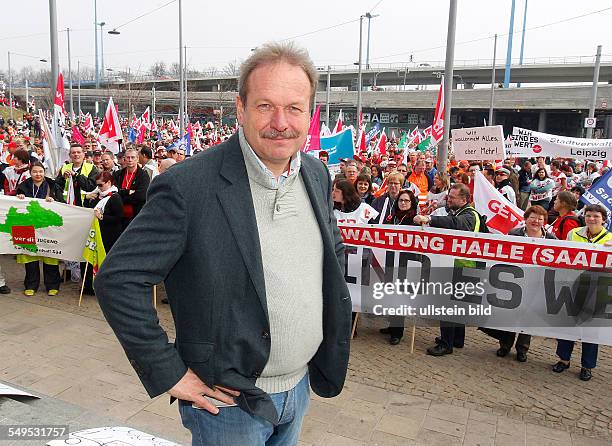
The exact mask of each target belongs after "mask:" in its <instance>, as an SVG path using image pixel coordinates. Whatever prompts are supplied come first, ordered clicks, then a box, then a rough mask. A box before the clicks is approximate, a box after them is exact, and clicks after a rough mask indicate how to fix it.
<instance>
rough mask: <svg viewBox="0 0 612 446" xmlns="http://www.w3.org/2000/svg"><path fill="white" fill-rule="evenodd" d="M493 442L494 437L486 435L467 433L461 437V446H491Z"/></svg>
mask: <svg viewBox="0 0 612 446" xmlns="http://www.w3.org/2000/svg"><path fill="white" fill-rule="evenodd" d="M494 444H495V437H488V436H486V435H480V434H472V433H469V432H468V433H467V434H465V437H463V446H493V445H494Z"/></svg>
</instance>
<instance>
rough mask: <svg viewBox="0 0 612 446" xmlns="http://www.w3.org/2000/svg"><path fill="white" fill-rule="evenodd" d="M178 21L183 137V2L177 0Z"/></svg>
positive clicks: (181, 129) (181, 126)
mask: <svg viewBox="0 0 612 446" xmlns="http://www.w3.org/2000/svg"><path fill="white" fill-rule="evenodd" d="M178 4H179V7H178V22H179V90H180V93H179V96H180V97H179V115H180V116H179V134H180V135H181V138H182V137H183V131H184V130H185V125H184V124H185V122H184V120H183V112H184V110H183V102H184V100H185V96H184V95H185V90H184V86H183V2H182V0H178Z"/></svg>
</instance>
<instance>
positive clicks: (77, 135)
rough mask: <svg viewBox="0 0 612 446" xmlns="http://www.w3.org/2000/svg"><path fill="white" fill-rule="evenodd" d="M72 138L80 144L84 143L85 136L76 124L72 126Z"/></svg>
mask: <svg viewBox="0 0 612 446" xmlns="http://www.w3.org/2000/svg"><path fill="white" fill-rule="evenodd" d="M72 139H73V140H74V141H75V142H77V143H79V144H81V145H83V144H85V137H83V135H81V132H79V128H78V127H77V126H76V125H75V126H72Z"/></svg>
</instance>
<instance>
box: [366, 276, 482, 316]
mask: <svg viewBox="0 0 612 446" xmlns="http://www.w3.org/2000/svg"><path fill="white" fill-rule="evenodd" d="M372 285H373V286H372V298H373V299H375V300H379V301H380V300H382V299H383V298H385V297H391V296H392V297H400V296H406V297H408V298H409V299H411V300H414V299H415V298H416V296H419V295H421V296H427V295H444V296H453V297H454V298H455V299H458V300H461V299H463V298H464V297H465V296H468V295H470V296H471V295H480V296H482V295H483V294H484V293H485V287H484V284H482V283H481V282H426V281H424V280H421V281H420V282H412V281H409V280H407V279H404V280H399V279H397V280H395V281H394V282H375V283H373V284H372ZM372 312H373V313H374V314H375V315H376V316H421V317H435V316H459V317H460V316H490V315H491V314H492V308H491V305H481V304H471V303H468V305H467V307H466V306H458V305H452V306H450V305H442V306H441V305H432V304H427V305H422V304H421V305H419V304H417V305H408V304H398V305H394V304H391V305H389V304H384V303H375V304H374V305H373V307H372Z"/></svg>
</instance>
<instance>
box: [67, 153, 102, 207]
mask: <svg viewBox="0 0 612 446" xmlns="http://www.w3.org/2000/svg"><path fill="white" fill-rule="evenodd" d="M93 168H94V165H93V164H91V163H87V162H83V165H82V166H81V175H84V176H86V177H88V176H89V174H90V173H91V171H92V170H93ZM67 170H72V163H69V164H64V165H63V166H62V168H61V169H60V174H61V175H64V173H65V172H66V171H67ZM85 195H87V192H86V191H83V190H82V191H81V203H83V200H85ZM64 201H65V202H66V203H68V181H65V182H64Z"/></svg>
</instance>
